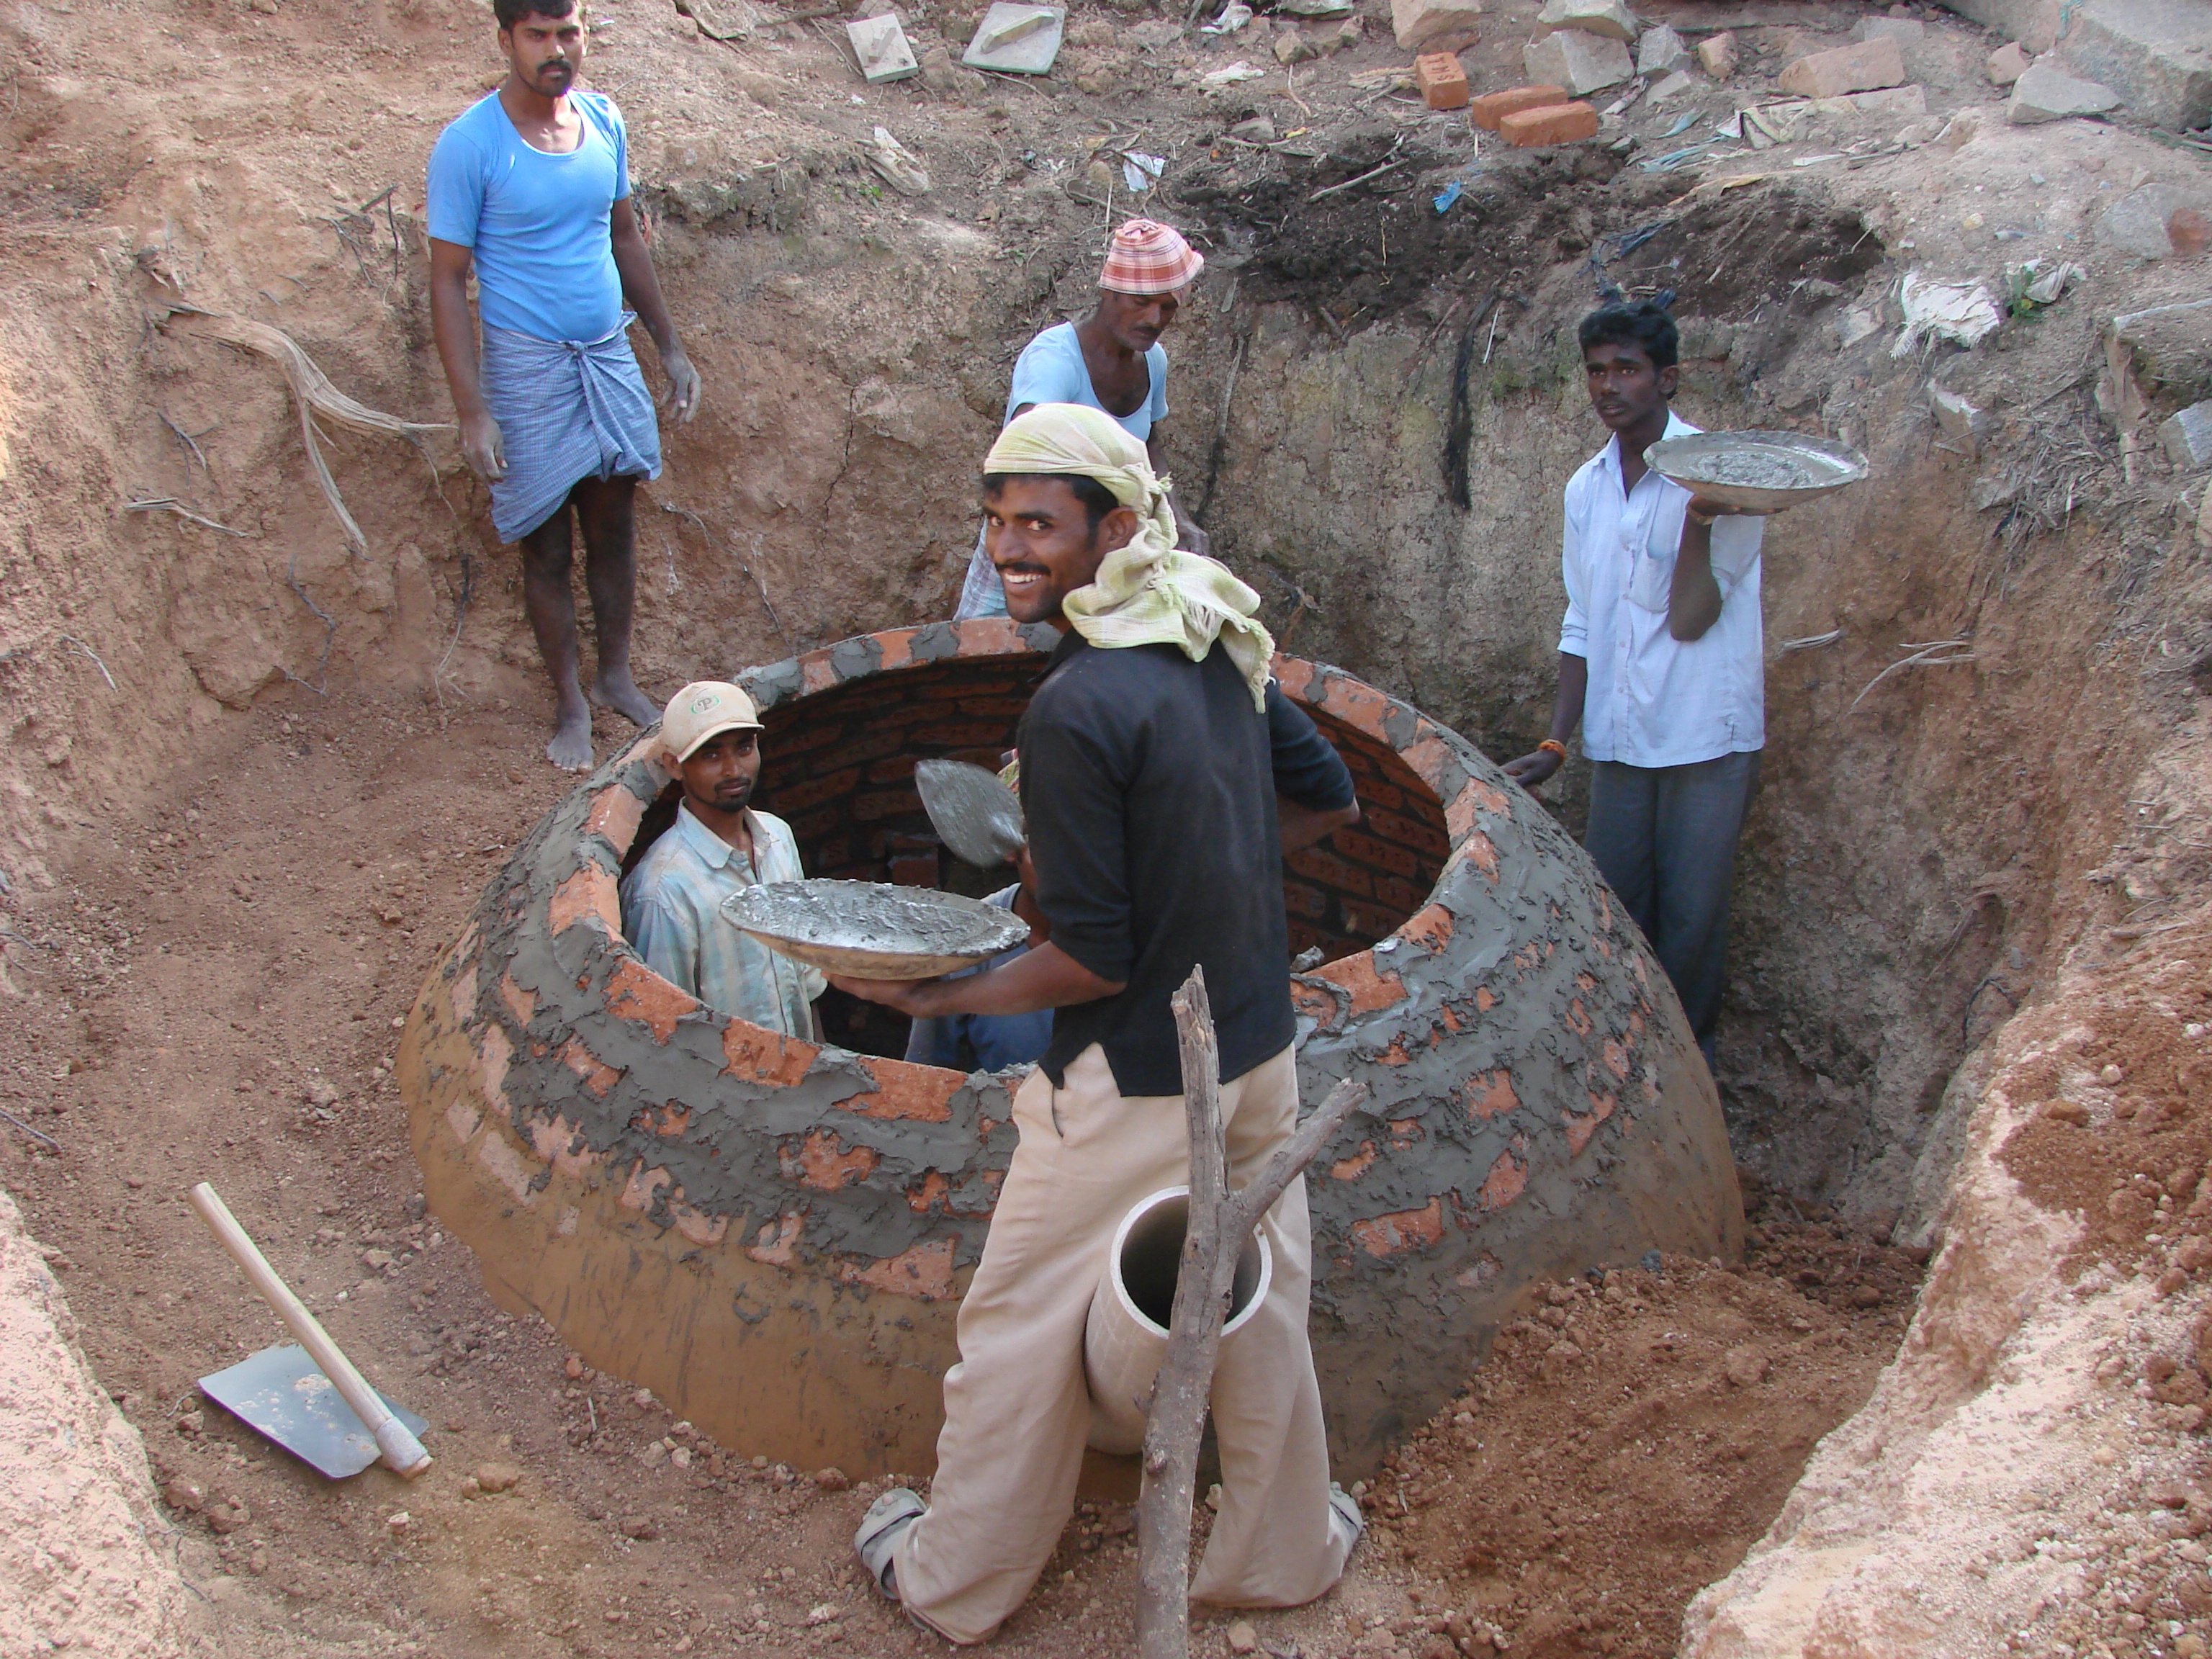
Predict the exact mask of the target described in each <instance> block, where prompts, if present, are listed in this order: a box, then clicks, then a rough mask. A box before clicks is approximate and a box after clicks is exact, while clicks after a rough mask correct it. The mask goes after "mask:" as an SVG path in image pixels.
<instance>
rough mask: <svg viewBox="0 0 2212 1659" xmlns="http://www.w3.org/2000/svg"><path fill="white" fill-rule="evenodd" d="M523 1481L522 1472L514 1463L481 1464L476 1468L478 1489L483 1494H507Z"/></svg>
mask: <svg viewBox="0 0 2212 1659" xmlns="http://www.w3.org/2000/svg"><path fill="white" fill-rule="evenodd" d="M521 1479H522V1471H521V1470H520V1469H519V1468H516V1467H515V1466H514V1465H513V1464H512V1463H479V1464H477V1467H476V1480H477V1490H479V1491H481V1492H507V1491H510V1490H512V1489H513V1486H514V1483H515V1482H516V1481H518V1480H521Z"/></svg>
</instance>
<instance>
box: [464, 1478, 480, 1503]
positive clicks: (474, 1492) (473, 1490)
mask: <svg viewBox="0 0 2212 1659" xmlns="http://www.w3.org/2000/svg"><path fill="white" fill-rule="evenodd" d="M461 1496H462V1497H463V1498H481V1497H483V1487H482V1486H478V1485H477V1478H476V1476H474V1475H473V1474H465V1475H463V1476H462V1477H461Z"/></svg>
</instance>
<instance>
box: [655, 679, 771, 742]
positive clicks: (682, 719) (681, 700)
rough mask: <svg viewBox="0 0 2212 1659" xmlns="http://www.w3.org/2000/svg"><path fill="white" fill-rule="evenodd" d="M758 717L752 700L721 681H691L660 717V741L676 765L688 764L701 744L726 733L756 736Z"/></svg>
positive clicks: (672, 699) (669, 701)
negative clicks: (685, 762) (754, 734)
mask: <svg viewBox="0 0 2212 1659" xmlns="http://www.w3.org/2000/svg"><path fill="white" fill-rule="evenodd" d="M760 729H761V723H760V716H759V714H757V713H756V712H755V711H754V709H753V700H752V699H751V698H750V697H749V696H746V695H745V694H744V692H742V691H740V690H738V688H737V687H736V686H734V685H731V684H728V683H726V681H722V680H694V681H692V682H691V684H689V685H687V686H685V687H684V689H683V690H681V691H678V693H677V694H676V695H675V696H672V697H671V698H670V699H669V700H668V712H667V713H666V714H663V715H662V716H661V717H660V741H661V744H662V745H663V746H664V747H665V748H666V750H668V752H669V753H670V754H671V755H673V756H675V757H676V758H677V759H678V760H679V761H687V760H690V758H691V757H692V755H693V754H694V753H695V752H696V750H698V747H699V745H700V744H702V743H704V742H706V741H707V739H708V738H712V737H718V736H720V734H721V733H722V732H757V731H759V730H760Z"/></svg>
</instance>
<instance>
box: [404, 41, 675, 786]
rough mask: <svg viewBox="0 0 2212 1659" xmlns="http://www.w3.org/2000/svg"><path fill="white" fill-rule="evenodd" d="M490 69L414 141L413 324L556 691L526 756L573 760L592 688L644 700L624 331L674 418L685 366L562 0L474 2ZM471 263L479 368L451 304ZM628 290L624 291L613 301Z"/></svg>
mask: <svg viewBox="0 0 2212 1659" xmlns="http://www.w3.org/2000/svg"><path fill="white" fill-rule="evenodd" d="M492 11H493V15H495V18H496V19H497V21H498V24H499V45H500V50H501V52H503V53H505V55H506V57H507V79H506V81H505V82H503V83H502V84H501V86H500V88H499V89H498V90H497V91H496V92H494V93H493V94H490V95H489V97H487V98H484V99H483V100H481V101H479V102H478V103H477V104H476V105H474V106H472V107H471V108H470V109H469V111H468V112H466V113H465V114H464V115H463V116H462V117H461V118H459V120H457V121H455V122H454V123H453V125H451V126H449V127H447V129H446V131H445V132H444V133H443V135H441V137H440V138H439V140H438V143H437V147H436V148H435V149H434V150H433V151H432V152H431V155H430V179H429V193H428V202H429V231H430V322H431V328H432V330H433V331H434V332H435V335H436V337H437V342H438V356H439V357H440V359H441V361H442V362H444V364H445V368H446V382H447V385H448V386H450V387H451V388H452V390H453V412H454V415H455V416H456V418H457V419H458V420H459V422H460V433H461V455H462V458H463V459H465V460H466V461H467V462H468V464H469V465H470V466H471V468H473V469H474V470H475V471H477V473H478V474H479V475H481V476H482V477H483V478H484V479H486V480H487V481H488V482H489V483H490V485H491V503H492V524H493V526H494V528H495V529H496V530H497V531H498V532H499V535H500V538H501V540H502V541H510V542H519V543H520V544H521V548H522V573H523V603H524V606H525V608H526V610H527V611H529V613H530V627H531V631H532V633H534V634H535V635H537V637H538V653H539V654H540V655H541V656H542V657H543V658H544V660H545V668H546V671H547V672H548V673H549V674H550V676H551V677H552V680H553V687H554V690H555V692H556V696H557V697H558V699H559V702H558V708H557V710H556V715H555V720H554V729H553V739H552V741H551V742H550V743H549V744H546V745H545V756H546V758H547V759H548V760H550V761H551V762H552V763H554V764H555V765H556V766H558V767H562V768H563V769H567V770H569V771H582V770H584V769H586V768H588V767H589V766H590V765H591V763H592V704H593V703H597V704H599V706H601V707H602V708H612V709H614V710H615V711H616V712H617V714H623V715H625V716H627V717H628V718H629V719H630V720H634V721H635V722H636V723H637V724H638V725H640V726H650V725H651V724H652V723H653V721H654V720H658V719H659V718H660V710H659V708H656V707H655V706H654V705H653V702H651V701H650V700H649V699H647V697H646V696H645V695H644V694H643V693H642V692H641V691H640V690H638V689H637V686H636V684H635V682H634V681H633V680H632V679H631V678H630V671H629V643H630V617H631V611H632V606H633V602H634V599H635V589H636V553H635V534H634V526H633V521H632V506H633V499H632V498H633V496H634V495H635V491H636V488H637V481H638V480H639V479H640V478H654V477H659V475H660V433H659V427H658V426H657V424H656V423H655V422H654V418H653V398H652V397H651V395H650V394H648V393H647V391H646V389H645V381H644V379H643V377H642V376H641V374H639V372H638V367H637V359H636V357H635V356H634V355H633V354H632V353H631V351H630V347H629V336H628V333H627V330H628V328H629V324H630V322H631V321H632V320H633V313H634V314H635V319H637V320H641V321H642V322H643V323H644V324H645V326H646V329H647V331H648V332H649V333H651V335H652V336H653V344H654V345H655V346H657V347H659V351H660V366H661V368H662V369H663V370H664V371H665V373H666V374H667V377H668V392H669V409H670V410H671V413H672V414H674V416H676V418H677V419H678V420H679V421H688V420H690V418H691V416H693V414H694V413H696V411H697V410H698V407H699V376H698V374H697V372H696V370H695V369H693V368H692V367H691V360H690V358H689V357H687V356H684V348H683V346H682V344H681V343H679V342H678V339H677V337H676V327H675V325H674V324H672V323H671V322H670V321H669V318H668V307H667V306H666V305H665V303H663V301H662V300H661V297H660V282H659V277H658V276H655V275H654V272H653V256H652V255H651V254H650V253H649V252H647V250H646V245H645V238H644V235H643V234H642V233H641V231H640V229H639V227H638V221H637V215H636V212H635V210H634V208H633V207H632V205H631V203H630V193H629V136H628V134H627V132H626V131H625V130H624V128H623V118H622V113H621V112H620V111H619V110H617V109H616V107H615V106H614V104H613V101H612V100H610V99H608V98H606V97H605V95H603V94H599V93H595V92H580V91H578V90H576V81H577V77H578V76H580V74H581V73H582V71H583V66H584V18H583V11H582V8H581V7H580V5H578V3H577V0H493V5H492ZM471 264H474V266H475V268H476V276H477V308H478V310H479V311H480V313H482V321H483V355H482V358H481V368H479V358H478V355H477V342H476V340H475V338H474V337H473V331H472V330H471V326H470V321H469V304H468V277H469V269H470V266H471ZM624 301H628V303H629V307H631V308H632V309H631V310H629V311H625V310H624V309H623V305H624ZM572 507H573V508H574V511H575V515H576V522H577V524H578V526H580V528H581V530H582V532H583V538H584V581H585V586H586V588H587V589H588V590H589V591H590V593H591V596H592V615H593V617H594V618H595V619H596V621H597V623H598V629H599V671H598V674H597V675H596V676H595V678H593V680H592V689H591V693H590V696H589V697H588V699H587V698H586V695H585V692H584V689H583V686H582V684H581V682H580V679H579V678H578V673H577V648H576V605H575V600H574V598H573V597H572V596H571V594H570V592H569V586H568V572H569V562H570V557H571V548H572V544H571V540H570V531H569V527H568V513H569V510H570V509H571V508H572Z"/></svg>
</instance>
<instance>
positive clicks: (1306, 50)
mask: <svg viewBox="0 0 2212 1659" xmlns="http://www.w3.org/2000/svg"><path fill="white" fill-rule="evenodd" d="M1320 56H1321V48H1320V47H1319V46H1316V45H1314V43H1313V42H1312V41H1310V40H1307V39H1306V38H1305V36H1304V35H1303V34H1300V33H1298V32H1297V29H1296V28H1295V27H1292V28H1287V29H1285V30H1284V31H1283V32H1282V33H1280V34H1279V35H1277V36H1276V37H1275V61H1276V62H1277V63H1279V64H1303V63H1304V62H1305V60H1306V59H1307V58H1318V57H1320Z"/></svg>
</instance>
